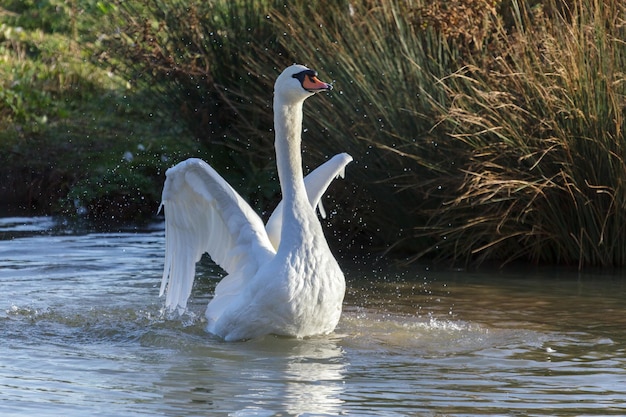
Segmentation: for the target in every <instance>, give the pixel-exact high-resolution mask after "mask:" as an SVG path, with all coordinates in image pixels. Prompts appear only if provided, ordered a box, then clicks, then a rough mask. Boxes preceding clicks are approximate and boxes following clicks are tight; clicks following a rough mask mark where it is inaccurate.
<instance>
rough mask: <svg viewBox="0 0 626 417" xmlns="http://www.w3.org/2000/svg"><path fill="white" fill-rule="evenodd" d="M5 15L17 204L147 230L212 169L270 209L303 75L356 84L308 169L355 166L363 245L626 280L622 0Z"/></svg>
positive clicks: (19, 6) (6, 142)
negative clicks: (327, 163) (276, 148)
mask: <svg viewBox="0 0 626 417" xmlns="http://www.w3.org/2000/svg"><path fill="white" fill-rule="evenodd" d="M4 7H5V12H3V13H2V22H3V23H2V25H3V26H2V30H1V31H0V32H1V33H0V36H2V38H0V44H1V48H2V49H1V53H2V56H3V58H4V59H3V60H2V61H1V63H0V72H1V74H0V75H1V76H2V79H3V80H4V81H3V90H2V95H0V127H1V129H0V131H1V132H0V140H1V145H0V146H2V147H4V149H2V152H1V153H0V158H2V160H1V161H0V165H1V166H2V167H3V168H2V169H0V173H1V174H2V175H3V177H4V178H6V180H5V181H4V183H5V184H6V185H5V186H4V190H5V195H6V198H7V199H9V198H10V199H11V200H12V201H14V202H15V203H16V204H21V205H23V206H27V207H29V208H35V209H36V210H41V211H43V212H61V213H65V214H74V215H76V214H78V215H83V216H91V217H92V218H95V219H102V218H106V219H110V218H111V217H112V216H115V217H123V218H125V219H129V220H133V219H136V218H140V217H142V216H144V215H146V214H147V213H152V210H153V209H154V207H155V206H156V205H158V196H159V194H160V188H161V186H162V182H163V172H164V170H165V169H166V168H167V167H168V166H170V165H172V164H173V163H175V162H177V159H184V158H186V157H189V156H198V157H201V158H204V159H208V160H209V162H210V163H211V164H212V165H214V166H215V167H216V169H217V170H218V171H219V172H221V173H223V174H224V175H225V177H226V179H227V180H228V181H229V182H230V183H231V184H232V185H233V187H234V188H235V189H237V190H238V191H240V192H241V194H242V195H243V196H244V197H245V198H246V199H247V200H248V201H251V203H252V205H253V206H254V207H255V209H257V210H258V211H259V212H260V213H266V212H267V211H268V209H269V208H270V207H272V205H273V204H275V202H276V199H277V198H278V197H277V195H278V184H277V182H276V172H275V164H274V162H273V160H274V154H273V147H272V143H273V133H272V117H271V89H272V84H273V81H274V78H275V76H276V74H277V73H278V72H279V69H280V68H282V67H284V66H286V65H288V64H291V63H293V62H301V63H305V64H308V65H310V66H312V67H314V68H315V69H316V70H318V71H319V72H320V76H321V77H323V78H324V79H325V80H329V81H332V82H333V83H334V86H335V88H334V90H333V92H332V93H330V94H327V95H319V96H318V97H316V103H314V105H311V106H306V107H305V112H306V114H305V118H304V120H305V126H304V128H305V132H304V145H305V147H304V164H305V170H308V169H311V168H313V167H315V166H317V165H318V164H319V163H321V162H323V161H324V160H326V159H327V158H328V157H330V156H331V155H333V154H335V153H338V152H348V153H350V154H351V155H352V156H353V157H354V162H353V163H352V164H351V165H350V166H349V167H348V170H347V178H346V179H347V181H345V182H341V185H340V186H337V187H335V188H334V189H333V190H331V193H330V194H331V195H332V196H333V198H332V199H331V200H328V204H327V206H331V207H332V208H334V209H335V211H336V214H337V215H336V216H331V220H330V222H331V225H332V226H333V229H332V230H333V232H334V233H336V234H337V235H338V236H341V237H342V240H343V241H344V242H359V243H355V244H356V245H360V244H363V245H366V246H368V247H376V248H378V249H379V250H380V251H383V250H388V251H389V252H388V253H390V254H393V256H396V257H401V258H406V259H408V260H417V259H420V258H422V257H432V258H435V259H438V260H441V261H444V262H447V263H453V264H463V265H464V264H468V263H480V262H483V261H490V262H491V261H494V262H500V263H507V262H511V261H515V260H521V261H525V262H532V263H557V264H566V265H575V266H578V267H579V268H582V267H585V266H607V267H615V266H624V265H626V245H624V233H623V231H624V230H625V229H626V206H624V201H626V169H625V168H624V167H625V166H626V164H625V162H624V161H625V160H626V151H625V149H626V146H625V145H624V143H626V139H625V138H624V132H625V131H626V121H625V120H626V118H624V115H623V102H624V97H626V82H624V74H623V70H622V69H623V68H624V67H626V44H624V42H622V41H621V40H623V39H624V38H625V37H626V32H625V31H626V25H625V24H624V21H623V16H624V13H625V9H624V8H625V7H626V5H624V4H623V3H622V2H619V1H617V0H607V1H604V2H595V1H591V0H577V1H573V2H569V1H564V0H541V1H535V2H530V3H529V2H517V1H515V0H511V1H487V0H454V1H451V2H424V3H421V2H415V3H411V4H407V3H406V2H397V1H380V2H379V1H373V2H366V3H364V4H360V3H359V4H357V3H353V2H345V3H344V2H338V3H337V4H332V5H328V4H324V5H323V7H322V5H320V4H317V3H316V2H315V1H313V2H306V3H302V4H301V3H293V4H290V5H289V7H284V5H283V3H282V2H275V1H272V0H267V1H261V2H256V1H250V2H249V1H241V2H221V1H217V2H210V3H207V2H195V1H194V2H188V1H183V0H158V1H154V2H147V3H143V2H138V1H137V2H135V1H125V2H115V1H111V2H101V1H98V2H95V1H91V0H84V1H83V0H73V1H61V0H47V1H44V2H41V3H38V6H37V7H35V6H34V5H32V4H30V3H28V2H20V1H11V2H9V4H8V5H7V6H4ZM320 11H321V12H320ZM311 16H316V19H314V20H311ZM450 22H456V23H455V24H454V25H452V24H451V23H450ZM311 33H314V34H315V36H313V37H312V36H310V34H311ZM19 201H22V203H18V202H19Z"/></svg>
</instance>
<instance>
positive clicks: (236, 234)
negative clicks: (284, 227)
mask: <svg viewBox="0 0 626 417" xmlns="http://www.w3.org/2000/svg"><path fill="white" fill-rule="evenodd" d="M166 177H167V179H166V180H165V185H164V187H163V195H162V202H161V206H162V207H165V267H164V270H163V279H162V281H161V294H160V295H163V293H164V292H165V291H166V289H167V297H166V301H165V305H166V307H167V308H168V309H170V310H173V309H175V308H178V309H184V308H185V307H186V305H187V299H188V298H189V296H190V294H191V287H192V284H193V281H194V276H195V266H196V262H198V261H199V260H200V257H201V256H202V254H203V253H204V252H208V253H209V255H210V256H211V258H212V259H213V261H215V262H216V263H217V264H218V265H220V266H221V267H222V268H223V269H224V270H226V272H228V273H229V274H232V273H235V274H236V275H237V276H238V277H242V276H243V277H252V276H253V275H254V274H255V273H256V271H257V270H258V268H259V266H260V265H262V264H263V263H265V262H267V261H268V260H269V259H271V258H272V256H273V255H274V253H275V251H274V249H273V248H272V246H271V243H270V241H269V239H268V237H267V233H266V232H265V229H264V227H263V222H262V220H261V218H260V217H259V216H258V215H257V214H256V213H255V212H254V210H252V208H250V206H249V205H248V204H247V203H246V202H245V201H244V200H243V199H242V198H241V196H239V194H237V192H235V190H233V188H232V187H231V186H230V185H229V184H228V183H227V182H226V181H225V180H224V179H223V178H222V177H221V176H220V175H219V174H218V173H217V172H216V171H215V170H214V169H213V168H211V167H210V166H209V165H208V164H207V163H206V162H204V161H202V160H200V159H195V158H191V159H188V160H186V161H183V162H181V163H179V164H178V165H176V166H174V167H172V168H170V169H168V170H167V172H166Z"/></svg>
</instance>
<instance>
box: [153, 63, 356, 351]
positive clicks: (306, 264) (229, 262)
mask: <svg viewBox="0 0 626 417" xmlns="http://www.w3.org/2000/svg"><path fill="white" fill-rule="evenodd" d="M326 89H330V86H329V85H327V84H324V83H322V82H321V81H319V80H318V79H317V78H316V77H315V75H314V73H313V72H312V71H311V70H309V69H307V68H306V67H303V66H300V65H293V66H291V67H289V68H287V69H286V70H285V71H283V73H282V74H281V75H280V76H279V77H278V79H277V80H276V84H275V87H274V125H275V131H276V142H275V147H276V160H277V165H278V175H279V179H280V185H281V190H282V195H283V200H282V201H281V203H280V204H279V206H278V207H277V208H276V210H275V211H274V213H273V214H272V216H271V218H270V220H269V221H268V224H267V226H266V227H264V225H263V222H262V220H261V219H260V217H259V216H258V215H257V214H256V213H255V212H254V210H252V208H251V207H250V206H249V205H248V204H247V203H246V202H245V201H244V200H243V199H242V198H241V197H240V196H239V194H237V193H236V192H235V190H234V189H233V188H232V187H231V186H230V185H229V184H228V183H227V182H226V181H225V180H224V179H223V178H222V177H221V176H220V175H219V174H218V173H217V172H216V171H215V170H214V169H213V168H211V167H210V166H209V165H208V164H206V163H205V162H203V161H201V160H199V159H189V160H187V161H184V162H181V163H180V164H178V165H176V166H174V167H172V168H170V169H169V170H168V171H167V173H166V175H167V179H166V181H165V186H164V188H163V197H162V206H164V207H165V220H166V242H165V269H164V272H163V280H162V284H161V295H162V294H163V293H164V292H165V291H167V297H166V307H167V308H168V309H179V310H180V309H185V308H186V305H187V299H188V298H189V296H190V294H191V287H192V284H193V280H194V276H195V264H196V262H198V261H199V260H200V257H201V256H202V254H203V253H204V252H208V253H209V255H210V256H211V258H212V259H213V260H214V261H215V262H216V263H217V264H219V265H220V266H221V267H222V268H223V269H224V270H225V271H226V272H227V273H228V275H227V276H226V277H224V278H223V279H222V281H220V283H219V284H218V285H217V287H216V289H215V296H214V298H213V299H212V300H211V302H210V303H209V305H208V306H207V310H206V317H207V320H208V324H207V330H208V331H209V332H211V333H213V334H215V335H217V336H220V337H222V338H224V339H225V340H228V341H232V340H241V339H249V338H254V337H258V336H262V335H266V334H277V335H286V336H295V337H305V336H312V335H316V334H325V333H330V332H332V331H333V330H334V329H335V326H336V325H337V322H338V321H339V317H340V315H341V305H342V302H343V297H344V293H345V280H344V276H343V273H342V272H341V269H340V268H339V265H338V264H337V262H336V260H335V258H334V257H333V255H332V253H331V252H330V249H329V248H328V244H327V242H326V239H325V237H324V234H323V231H322V227H321V224H320V222H319V220H318V218H317V216H316V214H315V207H316V206H318V205H319V204H320V198H321V196H322V194H323V193H324V192H325V191H326V188H327V187H328V185H329V184H330V182H331V181H332V180H333V179H334V178H335V177H337V176H338V175H343V171H344V169H345V166H346V165H347V164H348V163H349V162H350V161H351V160H352V158H351V157H350V156H349V155H348V154H339V155H336V156H335V157H333V158H332V159H330V160H329V161H327V162H326V163H324V164H323V165H321V166H320V167H318V168H317V169H316V170H315V171H313V172H312V173H311V174H309V175H308V176H307V177H306V178H303V173H302V157H301V148H300V143H301V130H302V105H303V103H304V100H305V99H306V98H307V97H309V96H311V95H313V94H314V93H315V92H317V91H319V90H326ZM320 212H322V213H323V210H322V209H321V206H320Z"/></svg>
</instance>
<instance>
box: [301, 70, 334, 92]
mask: <svg viewBox="0 0 626 417" xmlns="http://www.w3.org/2000/svg"><path fill="white" fill-rule="evenodd" d="M302 87H303V88H304V89H305V90H307V91H310V92H312V93H317V92H318V91H322V90H332V89H333V86H332V85H330V84H327V83H325V82H322V81H320V79H319V78H317V76H315V75H309V74H307V75H305V76H304V80H302Z"/></svg>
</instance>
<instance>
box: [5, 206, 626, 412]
mask: <svg viewBox="0 0 626 417" xmlns="http://www.w3.org/2000/svg"><path fill="white" fill-rule="evenodd" d="M163 248H164V231H163V226H162V224H154V225H152V226H150V227H145V228H142V229H141V230H128V231H125V232H121V233H97V232H94V231H90V230H80V228H78V229H77V228H75V227H70V226H68V225H65V224H63V223H62V222H57V221H55V220H54V219H51V218H48V217H39V218H0V285H1V287H0V289H1V291H0V332H1V334H2V338H1V339H0V415H2V416H25V415H28V416H34V415H36V416H58V415H63V416H67V417H70V416H85V415H89V416H208V415H211V416H213V415H216V416H219V415H224V416H226V415H233V416H291V415H311V416H318V415H351V416H352V415H364V416H365V415H367V416H369V415H371V416H374V415H385V416H405V415H409V416H439V415H451V416H457V415H458V416H466V415H524V416H528V415H550V416H553V415H563V416H567V415H571V416H574V415H575V416H581V415H624V414H626V352H625V349H626V348H625V346H626V303H625V301H626V285H625V283H626V280H625V279H624V278H623V276H622V275H621V274H620V273H614V274H599V273H598V274H591V273H587V274H578V273H577V272H575V271H570V272H568V271H563V270H557V269H554V270H528V271H524V270H519V269H518V270H517V271H513V272H497V271H492V272H489V273H470V272H462V271H435V270H430V269H429V268H427V267H424V266H415V267H412V268H407V269H403V270H401V269H394V268H391V267H386V268H380V267H371V266H363V265H362V264H361V265H354V264H353V263H351V262H350V261H349V260H346V261H344V263H345V264H346V265H347V267H346V272H347V279H348V282H349V289H348V292H347V296H346V302H345V310H344V315H343V317H342V320H341V322H340V324H339V326H338V328H337V331H336V332H335V333H334V334H333V335H330V336H326V337H315V338H311V339H306V340H294V339H288V338H277V337H273V336H268V337H265V338H262V339H260V340H254V341H248V342H241V343H224V342H222V341H220V340H218V339H216V338H213V337H211V336H210V335H208V334H206V333H205V332H204V330H203V327H204V322H203V311H204V307H205V306H206V303H207V302H208V300H209V299H210V294H211V291H212V289H213V287H214V286H215V283H216V282H217V280H218V277H219V274H220V272H219V270H218V269H217V268H215V267H214V266H213V265H212V264H211V263H210V262H209V261H208V260H204V261H203V262H202V264H201V266H200V272H201V273H202V276H203V277H202V278H201V279H200V280H199V281H198V283H197V285H196V288H195V289H194V294H193V299H192V303H191V305H190V313H189V314H187V315H185V316H183V317H176V318H174V317H169V318H168V317H166V316H165V315H164V314H163V311H162V306H163V301H162V300H161V299H159V298H158V297H157V295H158V286H159V284H160V274H161V268H162V256H163Z"/></svg>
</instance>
